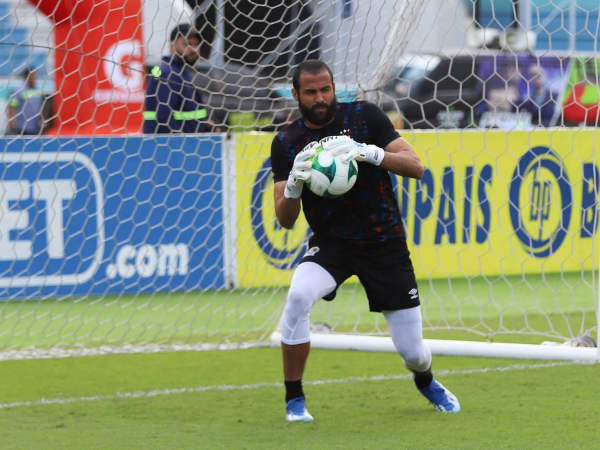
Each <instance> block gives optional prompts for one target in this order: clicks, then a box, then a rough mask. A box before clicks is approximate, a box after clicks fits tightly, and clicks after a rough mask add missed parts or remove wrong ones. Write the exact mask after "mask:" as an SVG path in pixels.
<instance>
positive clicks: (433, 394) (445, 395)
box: [419, 379, 460, 413]
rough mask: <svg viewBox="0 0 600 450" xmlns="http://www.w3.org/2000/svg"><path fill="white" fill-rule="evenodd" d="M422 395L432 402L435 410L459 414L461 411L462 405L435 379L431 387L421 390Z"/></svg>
mask: <svg viewBox="0 0 600 450" xmlns="http://www.w3.org/2000/svg"><path fill="white" fill-rule="evenodd" d="M419 391H420V392H421V394H423V395H424V396H425V398H426V399H427V400H429V401H430V402H431V404H432V405H433V406H435V409H437V410H438V411H441V412H448V413H457V412H459V411H460V403H458V399H457V398H456V397H455V396H454V394H453V393H452V392H450V391H449V390H448V389H446V388H445V387H444V385H442V383H440V382H438V381H436V380H435V379H434V380H433V381H432V382H431V384H430V385H429V386H427V387H426V388H424V389H419Z"/></svg>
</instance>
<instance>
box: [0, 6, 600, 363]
mask: <svg viewBox="0 0 600 450" xmlns="http://www.w3.org/2000/svg"><path fill="white" fill-rule="evenodd" d="M599 17H600V16H599V8H598V6H597V5H591V4H588V3H584V2H574V3H569V6H568V7H565V6H564V5H563V3H561V2H550V3H547V2H546V3H544V4H541V3H539V2H534V1H526V0H521V1H519V2H516V1H515V2H512V1H508V0H506V1H502V2H501V1H482V0H479V1H475V0H452V1H442V0H370V1H369V0H343V1H333V0H285V1H265V2H258V3H257V2H251V1H247V0H238V1H234V2H226V1H224V0H206V1H201V0H186V1H185V2H175V3H174V2H171V1H167V0H148V1H146V2H142V1H140V0H110V1H109V2H106V3H102V4H98V3H97V2H93V1H87V0H82V1H80V2H78V3H77V8H75V9H73V8H72V7H71V6H70V4H66V3H64V2H61V1H57V0H35V1H34V0H31V1H30V2H28V1H26V0H6V1H4V2H2V3H0V33H1V36H0V43H1V44H2V45H1V46H0V51H2V52H3V55H4V57H3V58H2V59H1V60H0V84H1V85H2V96H0V101H2V102H3V103H4V108H5V111H6V114H5V115H4V119H3V120H4V122H3V123H2V124H1V127H2V129H5V136H4V137H3V138H2V139H0V145H1V146H2V151H1V152H0V359H9V358H26V357H44V356H63V355H85V354H100V353H111V352H112V353H114V352H143V351H161V350H178V349H215V348H239V347H247V346H256V345H271V343H272V341H273V340H275V341H277V339H278V333H277V332H278V323H279V319H280V317H281V313H282V311H283V307H284V304H285V296H286V291H287V287H288V286H289V282H290V279H291V275H292V273H293V269H294V267H295V266H296V265H297V264H298V262H299V260H300V259H301V257H302V255H303V254H304V252H305V251H306V245H307V237H308V235H309V234H310V230H309V229H308V227H307V225H306V222H305V221H304V220H303V219H301V220H299V221H298V223H297V224H296V226H295V227H294V229H293V230H286V229H283V228H281V227H280V226H279V225H278V223H277V220H276V218H275V212H274V206H273V194H272V192H273V178H272V174H271V172H270V144H271V141H272V139H273V136H274V133H277V132H279V131H280V130H281V129H282V128H283V127H284V126H285V124H286V123H287V122H289V121H290V120H295V119H296V118H298V117H299V115H298V114H299V113H298V108H297V103H296V102H295V101H294V100H293V97H292V94H291V74H292V72H293V69H294V67H295V66H296V65H297V64H299V63H300V62H302V61H304V60H306V59H314V58H318V59H322V60H324V61H325V62H326V63H328V64H329V66H330V67H331V69H332V71H333V74H334V79H335V82H336V95H337V97H338V101H356V100H369V101H372V102H375V103H377V104H378V105H379V106H381V107H382V109H383V110H384V111H385V112H386V113H387V114H388V116H389V117H390V120H392V122H393V123H394V124H395V126H396V127H397V128H398V129H399V130H400V133H401V135H402V136H403V137H404V138H405V139H407V140H408V141H409V142H411V143H412V145H413V147H414V148H415V150H416V152H417V153H418V154H419V156H420V157H421V159H422V161H423V162H424V164H425V167H426V171H425V175H424V177H423V179H422V180H419V181H416V180H411V179H403V178H401V177H396V176H392V180H393V183H394V185H395V189H396V192H397V195H398V202H399V205H400V208H401V211H402V215H403V219H404V226H405V229H406V235H407V239H408V243H409V248H410V251H411V255H412V261H413V264H414V266H415V271H416V273H417V278H418V282H419V287H418V289H419V292H418V294H419V296H420V298H421V302H422V311H423V318H424V330H425V335H426V337H427V338H428V339H432V341H431V343H432V348H433V349H434V351H435V352H442V353H448V352H459V353H460V352H461V351H462V350H460V349H461V348H463V347H461V346H460V344H458V343H456V342H457V341H460V342H463V343H464V345H465V346H466V347H464V348H468V347H469V345H475V346H476V347H471V348H474V349H475V350H473V351H472V352H471V353H470V354H496V355H497V356H499V355H503V356H509V355H511V356H522V357H525V356H527V357H535V356H536V355H537V354H539V355H541V357H547V358H548V357H569V358H580V359H596V357H597V356H596V353H595V352H596V350H595V349H593V350H592V349H574V350H575V353H568V352H567V353H568V354H567V353H564V352H563V353H561V352H562V351H563V350H564V349H565V348H566V347H593V346H595V340H594V339H595V337H596V336H597V328H598V326H597V323H598V318H597V313H596V311H597V292H598V286H597V279H596V276H597V273H598V265H597V263H598V258H599V255H598V254H597V249H598V245H599V242H598V234H597V229H598V217H597V207H598V204H597V198H598V188H599V182H600V180H599V172H598V164H599V163H598V161H596V156H595V155H596V151H595V149H596V145H597V136H598V131H597V124H598V114H599V113H598V105H599V103H600V99H599V95H598V89H599V87H598V84H599V77H598V59H597V58H596V56H595V55H594V52H595V50H596V48H597V43H598V25H597V24H598V20H599ZM182 23H189V24H192V25H193V26H194V27H195V28H196V29H197V30H198V31H199V33H200V35H201V38H202V40H201V45H200V47H199V49H198V51H199V53H200V56H201V57H200V59H199V60H198V62H197V63H195V64H194V67H193V68H189V69H186V70H189V71H190V73H191V74H192V75H191V77H190V80H192V81H189V82H186V83H187V84H186V83H180V85H178V86H174V85H170V86H169V85H168V83H166V81H165V80H164V79H161V76H162V75H161V71H160V70H155V68H156V67H158V69H160V67H161V64H165V61H167V60H168V58H166V59H165V57H167V56H168V55H169V54H170V52H171V51H172V47H171V42H170V34H171V30H172V29H173V28H174V27H175V26H177V25H178V24H182ZM565 24H567V25H565ZM153 78H154V79H158V80H159V81H158V82H159V83H163V86H166V87H168V88H169V89H171V90H172V93H171V94H170V95H173V96H175V95H179V94H181V93H182V92H183V90H184V89H188V90H189V91H190V92H192V93H195V92H199V93H200V94H201V96H202V103H198V105H197V106H198V108H197V110H195V111H194V114H197V113H198V115H194V117H191V116H190V115H189V112H188V114H187V116H186V115H185V114H183V115H181V116H180V118H183V119H182V120H184V121H185V120H197V118H198V117H200V119H201V120H202V121H203V123H205V124H207V126H208V128H209V131H210V132H207V133H202V134H182V133H179V132H177V131H178V130H174V129H170V130H169V131H172V132H170V133H160V134H157V133H153V134H143V133H142V130H143V128H142V127H143V121H144V119H146V120H153V119H152V118H151V115H148V113H152V114H154V113H155V111H149V110H148V109H147V108H146V106H145V103H144V102H145V89H146V88H147V86H148V84H149V81H150V80H151V79H153ZM182 95H183V94H182ZM192 95H194V94H192ZM170 98H171V97H169V100H167V102H168V106H169V107H170V108H173V110H174V112H178V113H181V110H178V109H177V108H178V106H177V104H175V103H171V100H170ZM200 112H202V114H199V113H200ZM145 113H146V114H145ZM181 114H182V113H181ZM311 320H312V324H313V332H314V339H315V341H314V342H315V343H316V344H317V345H321V344H320V343H321V342H324V344H323V345H333V346H346V347H349V348H365V349H374V348H381V349H384V350H385V349H389V344H390V341H389V339H386V338H385V337H386V336H387V335H388V333H387V328H386V325H385V321H384V320H383V317H380V315H377V314H372V313H369V312H368V304H367V299H366V295H365V292H364V290H363V289H362V287H361V286H360V284H358V282H357V280H356V279H355V278H351V279H350V280H348V282H347V283H345V284H344V285H343V286H342V287H341V288H340V290H339V291H338V296H337V298H336V299H335V301H333V302H318V303H317V304H316V306H315V308H314V310H313V313H312V317H311ZM378 338H381V339H378ZM478 342H479V343H494V344H493V345H495V344H496V343H504V344H522V345H523V347H522V348H526V346H527V344H535V345H536V347H535V348H534V349H533V350H532V348H533V347H527V348H528V349H529V350H527V351H523V352H521V353H519V350H514V349H515V348H516V347H511V346H508V347H494V348H501V349H502V351H506V352H508V353H502V352H500V353H494V351H488V350H485V349H484V350H482V347H481V346H477V344H476V343H478ZM542 343H545V344H546V345H538V344H542ZM486 345H488V348H489V344H486ZM448 348H450V350H448ZM453 349H454V350H453ZM506 349H508V350H506ZM580 350H581V351H580ZM588 350H589V351H588ZM577 351H580V352H579V353H577ZM486 352H487V353H486ZM565 355H566V356H565Z"/></svg>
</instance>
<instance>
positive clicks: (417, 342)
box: [383, 306, 431, 372]
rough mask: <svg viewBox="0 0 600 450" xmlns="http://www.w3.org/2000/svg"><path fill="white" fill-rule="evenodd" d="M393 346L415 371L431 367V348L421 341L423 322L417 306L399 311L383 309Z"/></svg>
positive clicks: (406, 363)
mask: <svg viewBox="0 0 600 450" xmlns="http://www.w3.org/2000/svg"><path fill="white" fill-rule="evenodd" d="M383 315H384V316H385V320H386V322H387V324H388V328H389V330H390V334H391V335H392V341H393V342H394V347H396V350H397V351H398V353H399V354H400V356H402V360H403V361H404V365H405V366H406V368H407V369H409V370H414V371H415V372H425V371H426V370H427V369H429V368H430V367H431V350H430V349H429V346H428V345H427V344H426V343H425V342H424V341H423V322H422V318H421V308H420V307H419V306H417V307H415V308H409V309H401V310H399V311H383Z"/></svg>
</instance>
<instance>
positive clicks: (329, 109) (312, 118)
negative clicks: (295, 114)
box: [298, 97, 338, 126]
mask: <svg viewBox="0 0 600 450" xmlns="http://www.w3.org/2000/svg"><path fill="white" fill-rule="evenodd" d="M337 105H338V103H337V98H336V97H333V101H332V102H331V103H330V104H327V103H317V104H315V105H313V106H312V108H307V107H306V106H304V105H303V104H302V102H301V101H300V99H298V109H300V114H302V117H304V118H305V119H306V120H308V121H309V122H310V123H312V124H314V125H319V126H321V125H327V124H328V123H329V122H330V121H331V119H333V118H334V117H335V113H336V112H337ZM323 106H324V107H325V109H324V110H321V111H316V108H317V107H323Z"/></svg>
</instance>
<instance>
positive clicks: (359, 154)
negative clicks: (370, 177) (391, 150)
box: [343, 142, 385, 166]
mask: <svg viewBox="0 0 600 450" xmlns="http://www.w3.org/2000/svg"><path fill="white" fill-rule="evenodd" d="M354 144H355V145H356V147H355V148H354V149H353V150H351V151H350V152H348V153H347V154H346V155H344V158H343V161H344V162H345V163H350V161H352V160H353V159H354V160H356V161H359V162H363V161H364V162H368V163H371V164H373V165H375V166H378V165H380V164H381V161H383V157H384V156H385V151H384V150H383V149H382V148H379V147H377V146H376V145H372V144H359V143H358V142H355V143H354Z"/></svg>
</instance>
